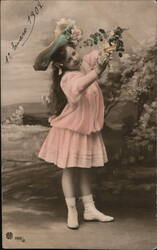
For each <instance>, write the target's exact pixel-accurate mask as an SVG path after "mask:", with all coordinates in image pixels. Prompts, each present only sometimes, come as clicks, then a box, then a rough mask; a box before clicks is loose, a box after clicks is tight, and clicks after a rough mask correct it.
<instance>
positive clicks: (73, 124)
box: [38, 51, 108, 168]
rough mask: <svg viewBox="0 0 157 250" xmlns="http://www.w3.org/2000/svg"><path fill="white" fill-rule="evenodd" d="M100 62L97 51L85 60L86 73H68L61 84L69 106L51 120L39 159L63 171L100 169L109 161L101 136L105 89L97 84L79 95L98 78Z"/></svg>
mask: <svg viewBox="0 0 157 250" xmlns="http://www.w3.org/2000/svg"><path fill="white" fill-rule="evenodd" d="M96 58H97V51H93V52H91V53H90V54H88V55H86V56H85V57H84V59H83V65H84V73H83V72H80V71H71V72H67V73H65V74H64V76H63V77H62V80H61V83H60V84H61V88H62V90H63V91H64V93H65V95H66V97H67V100H68V103H67V105H66V106H65V108H64V109H63V111H62V113H61V114H60V115H59V116H52V117H50V118H49V122H50V124H51V126H52V128H50V130H49V133H48V135H47V137H46V139H45V140H44V142H43V144H42V146H41V149H40V152H39V155H38V156H39V157H40V158H42V159H44V160H45V161H47V162H52V163H54V164H55V165H57V166H58V167H60V168H70V167H81V168H91V167H100V166H104V163H105V162H107V161H108V158H107V153H106V149H105V145H104V142H103V139H102V135H101V129H102V128H103V124H104V101H103V95H102V92H101V89H100V87H99V85H98V83H97V82H96V81H94V82H93V83H92V84H91V85H90V86H89V87H88V88H87V89H86V90H84V91H83V92H81V94H80V91H79V90H80V88H81V87H83V85H84V83H85V82H87V81H91V79H92V78H93V79H94V77H95V76H96V72H95V71H94V70H92V71H91V69H92V68H93V67H94V65H95V63H96ZM89 70H90V72H89V73H87V72H88V71H89Z"/></svg>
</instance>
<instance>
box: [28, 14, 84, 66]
mask: <svg viewBox="0 0 157 250" xmlns="http://www.w3.org/2000/svg"><path fill="white" fill-rule="evenodd" d="M75 24H76V22H75V21H72V20H70V19H64V18H62V19H61V20H60V21H59V22H58V23H57V25H58V26H57V27H56V30H55V39H54V40H53V42H51V44H50V45H49V46H48V47H47V48H46V49H44V50H43V51H42V52H40V54H39V55H38V56H37V58H36V60H35V64H34V66H33V67H34V69H35V70H46V69H47V68H48V66H49V64H50V62H51V61H52V56H53V54H54V53H55V52H56V51H57V49H58V48H60V47H62V46H64V45H66V44H68V43H69V42H72V43H74V44H75V45H76V42H79V40H80V39H81V36H80V34H82V31H81V30H80V29H79V28H78V27H77V26H76V25H75Z"/></svg>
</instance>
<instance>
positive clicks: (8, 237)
mask: <svg viewBox="0 0 157 250" xmlns="http://www.w3.org/2000/svg"><path fill="white" fill-rule="evenodd" d="M6 238H7V239H8V240H12V239H13V233H12V232H7V233H6Z"/></svg>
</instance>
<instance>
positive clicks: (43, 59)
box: [33, 34, 68, 71]
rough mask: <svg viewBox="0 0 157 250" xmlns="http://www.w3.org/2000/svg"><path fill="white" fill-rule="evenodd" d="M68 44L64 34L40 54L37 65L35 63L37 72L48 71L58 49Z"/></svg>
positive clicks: (36, 61)
mask: <svg viewBox="0 0 157 250" xmlns="http://www.w3.org/2000/svg"><path fill="white" fill-rule="evenodd" d="M67 43H68V39H67V38H66V36H65V35H64V34H61V35H59V36H58V37H57V39H56V40H55V41H53V43H51V45H50V46H49V47H47V48H46V49H44V50H43V51H42V52H40V54H39V55H38V56H37V58H36V60H35V63H34V66H33V67H34V69H35V70H43V71H44V70H46V69H47V68H48V66H49V64H50V61H51V60H52V59H51V58H52V56H53V54H54V53H55V52H56V51H57V49H58V48H60V47H62V46H64V45H66V44H67Z"/></svg>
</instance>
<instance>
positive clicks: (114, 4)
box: [1, 0, 157, 105]
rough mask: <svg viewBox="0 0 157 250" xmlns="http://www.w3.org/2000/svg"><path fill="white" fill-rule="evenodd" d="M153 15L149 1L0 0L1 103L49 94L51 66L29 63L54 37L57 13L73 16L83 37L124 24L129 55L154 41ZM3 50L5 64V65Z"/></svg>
mask: <svg viewBox="0 0 157 250" xmlns="http://www.w3.org/2000/svg"><path fill="white" fill-rule="evenodd" d="M39 5H40V6H41V5H42V8H41V7H40V6H39ZM32 11H33V13H35V25H34V28H33V31H32V33H31V35H30V37H29V39H28V40H27V41H26V43H25V44H24V45H23V46H22V43H23V41H24V39H25V38H26V37H27V36H28V34H29V33H30V31H31V28H32V24H33V16H32V15H31V13H32ZM35 11H36V12H35ZM156 13H157V4H155V2H154V0H136V1H132V0H127V1H125V0H120V1H118V0H109V1H107V0H98V1H93V0H75V1H73V0H67V1H62V0H57V1H55V0H2V1H1V93H2V94H1V96H2V101H1V102H2V105H8V104H14V103H23V102H27V103H29V102H30V103H31V102H40V101H41V96H42V95H48V93H49V88H50V85H51V68H50V67H49V68H48V70H47V71H44V72H39V71H34V69H33V64H34V60H35V58H36V56H37V55H38V54H39V52H40V51H41V50H43V49H44V48H45V47H47V46H48V45H49V43H50V42H51V41H52V40H53V30H54V28H55V25H56V21H58V20H59V19H61V18H62V17H66V18H70V19H74V20H76V21H77V23H78V24H79V26H80V27H81V28H82V29H83V31H84V39H85V38H87V37H88V35H89V34H90V33H92V32H95V31H97V30H98V29H99V28H104V29H107V30H110V29H112V28H113V27H115V26H116V25H119V26H122V27H126V28H129V30H128V31H126V32H125V34H124V42H125V45H126V46H125V47H126V53H129V52H130V51H131V50H132V49H134V48H143V47H145V46H146V44H148V43H150V42H153V41H155V39H156V38H157V15H156ZM30 22H31V23H30ZM25 29H27V31H26V33H25V35H24V36H23V39H22V40H21V41H20V43H19V44H18V47H17V48H16V50H14V49H13V48H12V45H11V43H12V42H13V43H14V45H15V44H16V43H17V42H18V40H19V38H20V35H22V33H23V32H24V30H25ZM85 52H87V51H82V52H81V53H85ZM8 53H10V56H9V57H8V59H9V63H6V56H7V55H8Z"/></svg>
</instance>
